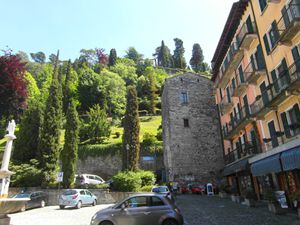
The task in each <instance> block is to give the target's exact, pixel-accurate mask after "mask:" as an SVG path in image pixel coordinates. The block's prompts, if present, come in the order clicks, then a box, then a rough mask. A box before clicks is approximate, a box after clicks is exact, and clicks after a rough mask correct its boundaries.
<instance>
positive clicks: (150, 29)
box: [0, 0, 234, 63]
mask: <svg viewBox="0 0 300 225" xmlns="http://www.w3.org/2000/svg"><path fill="white" fill-rule="evenodd" d="M233 2H234V0H216V1H210V0H9V1H8V0H0V3H1V13H0V27H1V31H2V32H1V34H0V49H5V47H6V46H8V47H9V48H11V49H12V50H13V51H14V52H17V51H19V50H21V51H25V52H26V53H30V52H37V51H43V52H44V53H45V54H46V55H47V57H48V56H49V54H51V53H55V52H56V51H57V49H59V50H60V58H61V59H69V58H71V59H72V60H74V59H75V58H77V57H79V51H80V49H82V48H86V49H88V48H95V47H99V48H104V49H106V52H107V53H109V51H110V49H111V48H116V50H117V54H118V56H123V55H124V54H125V50H126V49H127V48H128V47H130V46H133V47H135V48H136V49H137V51H139V52H140V53H142V54H144V55H145V57H152V53H154V51H155V48H156V47H157V46H160V43H161V40H164V41H165V44H166V45H167V46H168V47H169V48H170V49H171V51H172V54H173V50H174V41H173V38H175V37H178V38H180V39H182V40H183V44H184V47H185V50H186V52H185V57H186V60H187V62H188V61H189V60H190V57H191V52H192V46H193V44H194V43H199V44H200V45H201V47H202V49H203V51H204V56H205V61H206V62H209V63H210V61H211V59H212V56H213V53H214V51H215V48H216V45H217V43H218V40H219V38H220V35H221V32H222V30H223V26H224V24H225V22H226V19H227V16H228V13H229V11H230V8H231V6H232V3H233Z"/></svg>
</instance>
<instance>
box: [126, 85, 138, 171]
mask: <svg viewBox="0 0 300 225" xmlns="http://www.w3.org/2000/svg"><path fill="white" fill-rule="evenodd" d="M126 98H127V104H126V112H125V117H124V119H123V127H124V133H123V169H128V170H131V171H136V170H137V169H138V167H139V158H140V140H139V134H140V121H139V112H138V101H137V93H136V89H135V87H134V86H128V88H127V96H126Z"/></svg>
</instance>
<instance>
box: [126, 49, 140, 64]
mask: <svg viewBox="0 0 300 225" xmlns="http://www.w3.org/2000/svg"><path fill="white" fill-rule="evenodd" d="M125 58H128V59H131V60H133V61H134V62H135V63H138V62H140V61H141V60H143V55H142V54H140V53H139V52H138V51H137V50H136V49H135V48H134V47H129V48H128V49H127V50H126V55H125Z"/></svg>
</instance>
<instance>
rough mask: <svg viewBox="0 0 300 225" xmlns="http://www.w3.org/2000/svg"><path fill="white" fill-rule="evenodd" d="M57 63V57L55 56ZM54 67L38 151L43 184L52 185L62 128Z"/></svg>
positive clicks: (60, 92)
mask: <svg viewBox="0 0 300 225" xmlns="http://www.w3.org/2000/svg"><path fill="white" fill-rule="evenodd" d="M57 61H58V55H57ZM57 61H56V64H55V66H54V72H53V80H52V83H51V86H50V90H49V96H48V98H47V101H46V107H45V112H44V121H43V125H42V130H41V136H40V140H39V143H38V149H39V152H40V154H41V162H40V167H41V168H42V169H43V176H44V177H43V178H44V180H43V184H46V185H48V184H54V182H55V178H56V172H57V170H58V159H59V151H60V142H59V139H60V134H61V128H62V89H61V85H60V84H59V82H58V71H57V67H58V64H57V63H58V62H57Z"/></svg>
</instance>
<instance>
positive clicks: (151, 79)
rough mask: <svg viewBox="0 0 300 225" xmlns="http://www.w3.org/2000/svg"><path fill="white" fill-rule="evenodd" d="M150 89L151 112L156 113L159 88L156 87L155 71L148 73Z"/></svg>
mask: <svg viewBox="0 0 300 225" xmlns="http://www.w3.org/2000/svg"><path fill="white" fill-rule="evenodd" d="M148 85H149V87H148V90H149V100H150V113H151V114H153V115H155V113H156V112H155V107H156V103H157V101H156V100H157V93H156V92H157V88H156V80H155V77H154V74H153V73H150V74H149V75H148Z"/></svg>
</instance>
